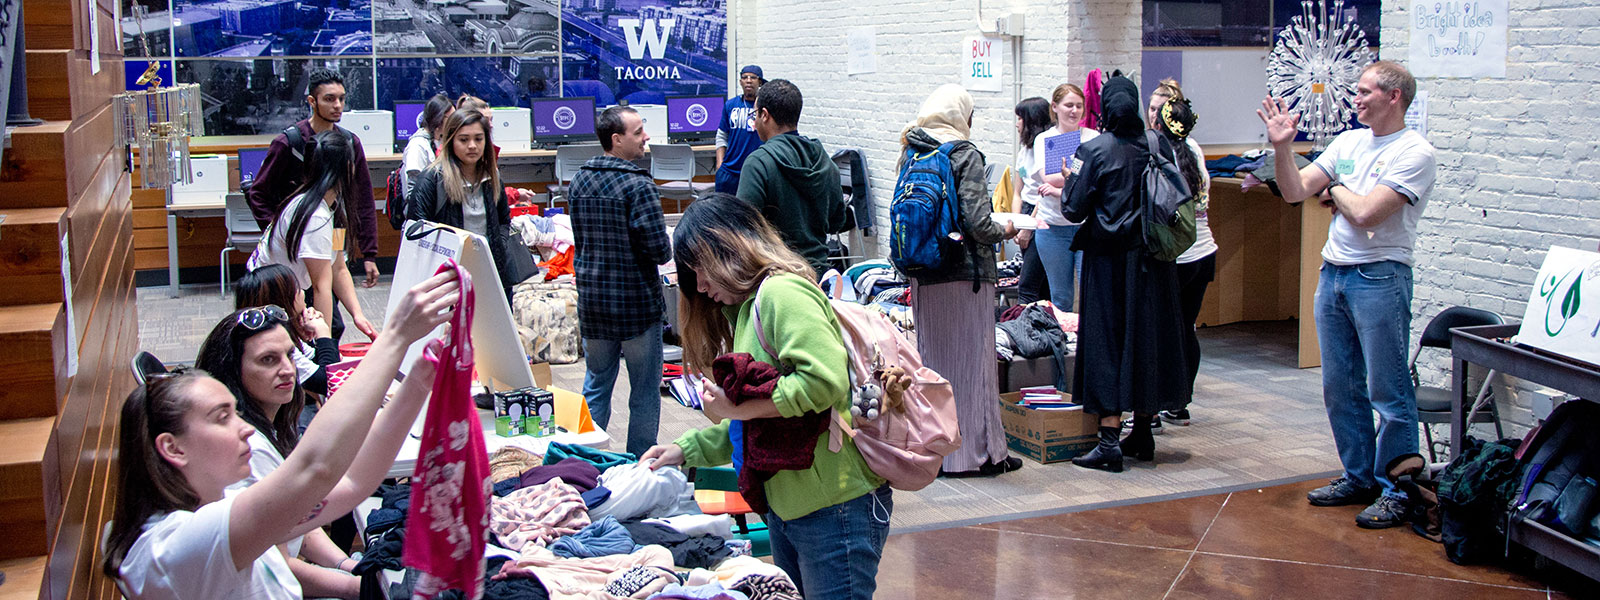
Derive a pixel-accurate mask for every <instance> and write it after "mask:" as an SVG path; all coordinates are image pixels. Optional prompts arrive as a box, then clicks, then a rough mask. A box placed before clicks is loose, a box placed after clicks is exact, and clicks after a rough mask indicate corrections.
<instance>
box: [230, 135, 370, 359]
mask: <svg viewBox="0 0 1600 600" xmlns="http://www.w3.org/2000/svg"><path fill="white" fill-rule="evenodd" d="M313 139H314V141H315V144H314V147H313V148H312V150H311V151H310V153H308V154H307V156H306V161H307V164H309V165H310V168H311V175H310V176H309V177H307V178H306V181H305V183H303V184H301V185H300V188H299V189H297V190H295V192H294V194H292V196H293V198H294V199H293V200H290V201H289V202H288V203H285V204H284V205H283V210H282V211H281V212H279V213H278V218H277V219H276V220H274V221H273V222H272V225H269V226H268V227H267V230H266V231H265V232H262V234H261V243H260V244H259V245H257V246H256V250H255V252H252V253H251V254H250V261H249V263H247V266H248V267H249V268H250V270H252V271H254V270H256V269H259V268H261V267H262V266H265V265H283V266H286V267H289V270H291V271H293V272H294V277H295V284H296V285H299V286H300V287H301V288H302V289H305V290H309V292H307V293H308V294H309V295H310V296H311V299H312V302H311V304H312V306H314V307H316V309H317V312H318V313H320V314H322V316H323V318H324V319H325V320H327V321H328V325H329V326H330V327H332V328H333V333H334V336H333V337H334V339H338V337H339V336H338V334H339V333H340V332H339V330H338V329H339V327H338V325H337V324H336V323H335V322H334V319H333V310H334V308H333V298H334V297H335V296H338V298H339V303H340V304H343V305H344V308H345V310H348V311H350V320H351V321H352V322H353V323H354V324H355V326H356V329H359V330H361V332H362V333H364V334H366V335H367V337H369V338H373V339H376V338H377V335H378V330H377V328H375V327H373V326H372V323H371V322H370V321H368V320H367V316H366V313H364V312H362V310H361V301H360V299H359V298H356V286H355V282H354V281H353V280H352V279H351V278H350V270H349V269H347V268H345V266H344V264H345V259H344V257H345V255H346V253H347V252H355V251H356V250H357V248H356V246H355V244H356V240H355V238H354V237H352V236H346V235H344V232H345V227H347V226H348V224H350V223H355V222H356V217H355V211H356V210H359V209H360V208H361V207H357V206H353V205H351V204H349V203H348V202H347V201H346V200H347V199H349V198H354V197H355V189H354V188H353V187H352V186H353V185H354V174H355V144H354V143H353V142H352V141H351V138H350V136H349V135H347V134H345V133H344V132H343V131H342V130H340V129H339V128H337V127H335V128H333V129H330V130H328V131H324V132H322V133H319V134H317V137H315V138H313ZM368 210H371V209H370V207H369V208H368Z"/></svg>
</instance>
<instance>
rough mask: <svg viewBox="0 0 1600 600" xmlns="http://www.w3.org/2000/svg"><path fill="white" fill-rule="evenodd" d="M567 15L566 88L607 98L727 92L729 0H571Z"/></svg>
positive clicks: (658, 100)
mask: <svg viewBox="0 0 1600 600" xmlns="http://www.w3.org/2000/svg"><path fill="white" fill-rule="evenodd" d="M561 21H562V27H563V29H562V38H563V43H562V46H563V50H564V55H563V57H562V76H563V80H564V81H563V85H562V87H563V90H562V92H563V94H562V95H564V96H594V97H595V104H596V105H599V106H605V105H609V104H615V103H617V102H618V101H621V100H626V101H628V103H630V104H666V97H667V96H674V95H688V94H716V95H725V94H727V91H728V76H727V72H728V70H727V67H728V58H727V56H728V55H727V44H726V40H727V33H728V16H727V4H726V2H725V0H570V1H568V2H566V3H564V5H563V7H562V14H561Z"/></svg>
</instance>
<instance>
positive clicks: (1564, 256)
mask: <svg viewBox="0 0 1600 600" xmlns="http://www.w3.org/2000/svg"><path fill="white" fill-rule="evenodd" d="M1517 341H1518V342H1520V343H1523V344H1527V345H1529V346H1533V347H1535V348H1539V349H1541V350H1548V351H1550V352H1554V353H1556V354H1562V355H1566V356H1570V357H1572V358H1576V359H1578V360H1581V361H1584V362H1587V363H1590V364H1596V365H1600V253H1595V252H1585V251H1583V250H1573V249H1572V248H1562V247H1560V246H1553V247H1551V248H1550V254H1548V255H1546V256H1545V258H1544V266H1543V267H1540V268H1539V278H1538V279H1537V280H1535V281H1534V283H1533V293H1531V294H1529V296H1528V309H1527V311H1526V312H1525V313H1524V314H1523V316H1522V330H1521V331H1519V332H1517Z"/></svg>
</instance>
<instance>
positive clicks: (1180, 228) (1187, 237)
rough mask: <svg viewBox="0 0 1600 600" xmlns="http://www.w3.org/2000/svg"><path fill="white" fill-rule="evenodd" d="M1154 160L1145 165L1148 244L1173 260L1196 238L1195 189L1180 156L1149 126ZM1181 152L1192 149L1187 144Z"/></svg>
mask: <svg viewBox="0 0 1600 600" xmlns="http://www.w3.org/2000/svg"><path fill="white" fill-rule="evenodd" d="M1144 139H1145V143H1146V144H1147V145H1148V146H1149V151H1150V160H1149V162H1147V163H1145V166H1144V179H1143V181H1144V185H1143V189H1142V190H1141V191H1142V192H1143V201H1144V206H1143V207H1142V208H1143V210H1144V215H1143V216H1144V248H1145V253H1146V254H1149V255H1150V256H1152V257H1155V258H1156V259H1157V260H1163V261H1167V262H1172V261H1175V260H1177V259H1178V257H1179V256H1182V255H1183V253H1184V252H1185V251H1187V250H1188V249H1189V247H1190V246H1193V245H1194V240H1195V235H1196V233H1195V207H1194V202H1193V201H1194V192H1193V191H1192V190H1190V189H1189V182H1187V181H1185V180H1184V178H1183V173H1182V172H1181V171H1179V170H1178V163H1177V160H1176V157H1173V158H1168V157H1167V155H1166V154H1165V153H1163V152H1162V151H1161V140H1160V138H1158V137H1157V135H1156V132H1155V131H1152V130H1148V129H1147V130H1145V132H1144ZM1174 150H1175V151H1177V152H1188V149H1187V148H1183V149H1177V148H1174Z"/></svg>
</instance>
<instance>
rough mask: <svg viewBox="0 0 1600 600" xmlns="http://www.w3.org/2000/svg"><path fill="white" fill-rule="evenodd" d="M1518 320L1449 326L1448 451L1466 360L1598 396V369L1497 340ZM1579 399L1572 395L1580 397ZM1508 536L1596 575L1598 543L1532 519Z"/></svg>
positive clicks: (1460, 422) (1456, 445) (1455, 451)
mask: <svg viewBox="0 0 1600 600" xmlns="http://www.w3.org/2000/svg"><path fill="white" fill-rule="evenodd" d="M1520 328H1521V326H1520V325H1516V324H1512V325H1485V326H1480V327H1459V328H1456V329H1452V330H1450V334H1451V341H1450V357H1451V360H1452V363H1453V365H1452V368H1453V374H1452V376H1451V380H1452V385H1453V387H1454V392H1455V397H1456V398H1457V401H1456V402H1452V403H1451V404H1450V456H1451V457H1452V458H1454V457H1456V456H1460V455H1461V440H1462V438H1463V437H1464V435H1465V434H1466V415H1465V414H1463V412H1462V404H1463V402H1465V401H1469V398H1468V396H1467V393H1468V390H1467V363H1472V364H1477V365H1482V366H1484V367H1488V368H1490V369H1494V370H1495V371H1496V372H1498V373H1501V374H1504V375H1510V376H1512V377H1516V378H1519V379H1522V380H1524V381H1530V382H1533V383H1538V384H1541V385H1547V386H1550V387H1552V388H1555V389H1557V390H1561V391H1563V392H1566V393H1568V394H1572V395H1575V396H1577V397H1579V398H1587V399H1588V400H1590V401H1600V369H1597V368H1594V367H1592V366H1585V365H1582V364H1578V363H1573V362H1568V361H1564V360H1560V359H1558V358H1555V357H1552V356H1551V355H1549V354H1543V353H1540V352H1536V351H1533V350H1530V349H1528V348H1525V347H1523V346H1518V345H1512V344H1508V343H1505V342H1501V341H1499V339H1500V338H1507V337H1511V336H1514V335H1516V334H1517V330H1518V329H1520ZM1583 401H1584V400H1574V402H1583ZM1506 533H1507V535H1508V537H1510V538H1511V541H1513V542H1517V543H1519V544H1522V545H1523V546H1526V547H1527V548H1528V549H1529V550H1533V551H1534V552H1537V553H1539V554H1541V555H1544V556H1546V557H1548V558H1550V559H1551V560H1554V561H1556V562H1558V563H1561V564H1563V565H1565V566H1567V567H1568V568H1571V569H1573V570H1575V571H1578V572H1580V573H1583V574H1584V575H1587V576H1588V577H1590V578H1595V577H1600V548H1596V547H1594V546H1590V545H1588V544H1585V543H1583V542H1580V541H1578V540H1574V539H1572V538H1571V537H1568V536H1567V535H1565V534H1563V533H1560V532H1558V531H1555V530H1554V529H1551V528H1549V527H1546V526H1545V525H1543V524H1541V523H1536V522H1534V521H1515V520H1513V521H1512V522H1511V523H1510V526H1509V527H1508V528H1507V532H1506Z"/></svg>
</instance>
